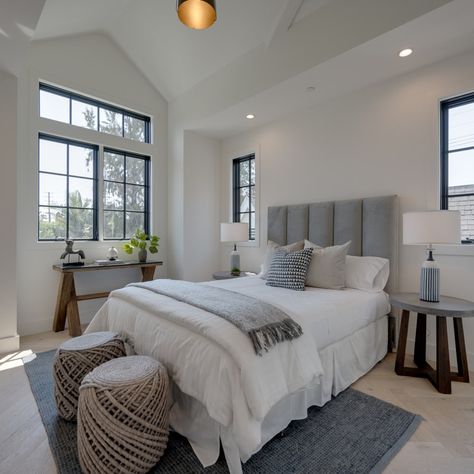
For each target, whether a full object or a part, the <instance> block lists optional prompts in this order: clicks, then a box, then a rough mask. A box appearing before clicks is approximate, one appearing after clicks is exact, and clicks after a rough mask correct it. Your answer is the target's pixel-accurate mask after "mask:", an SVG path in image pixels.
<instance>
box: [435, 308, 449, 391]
mask: <svg viewBox="0 0 474 474" xmlns="http://www.w3.org/2000/svg"><path fill="white" fill-rule="evenodd" d="M436 385H437V387H436V388H437V389H438V392H441V393H451V368H450V365H449V346H448V327H447V324H446V318H445V317H444V316H436Z"/></svg>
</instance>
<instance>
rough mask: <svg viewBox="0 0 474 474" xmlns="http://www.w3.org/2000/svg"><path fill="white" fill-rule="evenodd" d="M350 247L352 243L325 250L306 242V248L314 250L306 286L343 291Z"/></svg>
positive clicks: (325, 248)
mask: <svg viewBox="0 0 474 474" xmlns="http://www.w3.org/2000/svg"><path fill="white" fill-rule="evenodd" d="M350 245H351V241H349V242H346V243H345V244H343V245H335V246H333V247H324V248H323V247H320V246H319V245H316V244H313V243H312V242H310V241H309V240H305V241H304V248H305V249H308V248H312V249H313V258H312V259H311V264H310V265H309V270H308V275H307V276H306V285H307V286H314V287H316V288H327V289H329V290H342V289H343V288H344V285H345V276H346V255H347V251H348V250H349V246H350Z"/></svg>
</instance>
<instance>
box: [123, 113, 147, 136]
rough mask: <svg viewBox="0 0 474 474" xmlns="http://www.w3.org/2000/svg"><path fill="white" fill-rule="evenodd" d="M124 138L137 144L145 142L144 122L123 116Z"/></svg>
mask: <svg viewBox="0 0 474 474" xmlns="http://www.w3.org/2000/svg"><path fill="white" fill-rule="evenodd" d="M123 136H124V137H125V138H130V140H136V141H138V142H144V141H145V121H144V120H140V119H138V118H135V117H130V116H129V115H125V116H124V134H123Z"/></svg>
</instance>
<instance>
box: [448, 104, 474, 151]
mask: <svg viewBox="0 0 474 474" xmlns="http://www.w3.org/2000/svg"><path fill="white" fill-rule="evenodd" d="M448 133H449V140H448V142H449V144H448V146H449V150H457V149H459V148H466V147H470V146H474V103H471V104H466V105H461V106H459V107H453V108H451V109H449V132H448Z"/></svg>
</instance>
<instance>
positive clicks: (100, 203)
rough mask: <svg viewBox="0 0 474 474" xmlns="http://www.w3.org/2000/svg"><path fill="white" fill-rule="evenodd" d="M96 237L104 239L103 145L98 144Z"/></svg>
mask: <svg viewBox="0 0 474 474" xmlns="http://www.w3.org/2000/svg"><path fill="white" fill-rule="evenodd" d="M97 155H98V156H97V203H96V206H97V214H98V219H97V220H98V222H97V237H98V240H100V241H103V240H104V147H103V145H99V149H98V152H97Z"/></svg>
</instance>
